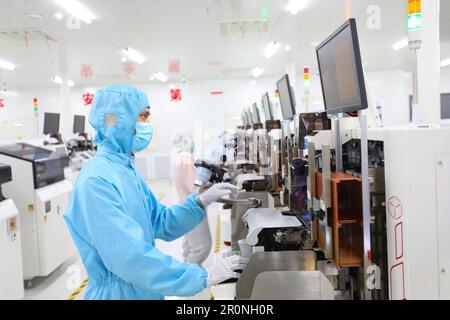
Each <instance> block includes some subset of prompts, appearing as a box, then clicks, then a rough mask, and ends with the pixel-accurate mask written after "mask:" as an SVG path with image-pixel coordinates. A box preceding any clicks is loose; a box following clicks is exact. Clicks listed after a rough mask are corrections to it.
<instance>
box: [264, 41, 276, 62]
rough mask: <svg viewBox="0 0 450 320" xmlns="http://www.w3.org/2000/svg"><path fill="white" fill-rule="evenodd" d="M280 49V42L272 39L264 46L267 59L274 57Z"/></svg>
mask: <svg viewBox="0 0 450 320" xmlns="http://www.w3.org/2000/svg"><path fill="white" fill-rule="evenodd" d="M278 49H280V43H279V42H275V41H272V42H270V43H269V44H268V45H267V46H266V47H265V48H264V53H263V54H264V57H266V58H267V59H269V58H271V57H273V56H274V55H275V54H276V53H277V52H278Z"/></svg>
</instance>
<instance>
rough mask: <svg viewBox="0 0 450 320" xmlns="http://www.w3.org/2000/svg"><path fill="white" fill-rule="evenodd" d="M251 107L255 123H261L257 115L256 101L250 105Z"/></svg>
mask: <svg viewBox="0 0 450 320" xmlns="http://www.w3.org/2000/svg"><path fill="white" fill-rule="evenodd" d="M252 109H253V114H254V115H255V121H256V123H255V124H258V123H261V117H260V115H259V110H258V105H257V104H256V103H254V104H253V105H252Z"/></svg>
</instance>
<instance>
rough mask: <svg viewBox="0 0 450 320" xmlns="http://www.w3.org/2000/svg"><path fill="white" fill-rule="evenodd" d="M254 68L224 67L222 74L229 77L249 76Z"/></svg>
mask: <svg viewBox="0 0 450 320" xmlns="http://www.w3.org/2000/svg"><path fill="white" fill-rule="evenodd" d="M251 71H252V68H237V69H222V76H223V77H227V78H228V77H229V78H248V77H249V75H250V74H251Z"/></svg>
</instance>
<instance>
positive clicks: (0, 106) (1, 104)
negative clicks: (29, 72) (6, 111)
mask: <svg viewBox="0 0 450 320" xmlns="http://www.w3.org/2000/svg"><path fill="white" fill-rule="evenodd" d="M4 107H5V99H1V98H0V108H4Z"/></svg>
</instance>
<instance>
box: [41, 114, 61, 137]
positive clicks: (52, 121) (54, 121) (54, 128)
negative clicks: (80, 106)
mask: <svg viewBox="0 0 450 320" xmlns="http://www.w3.org/2000/svg"><path fill="white" fill-rule="evenodd" d="M59 118H60V114H59V113H48V112H46V113H45V116H44V134H58V133H59Z"/></svg>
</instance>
